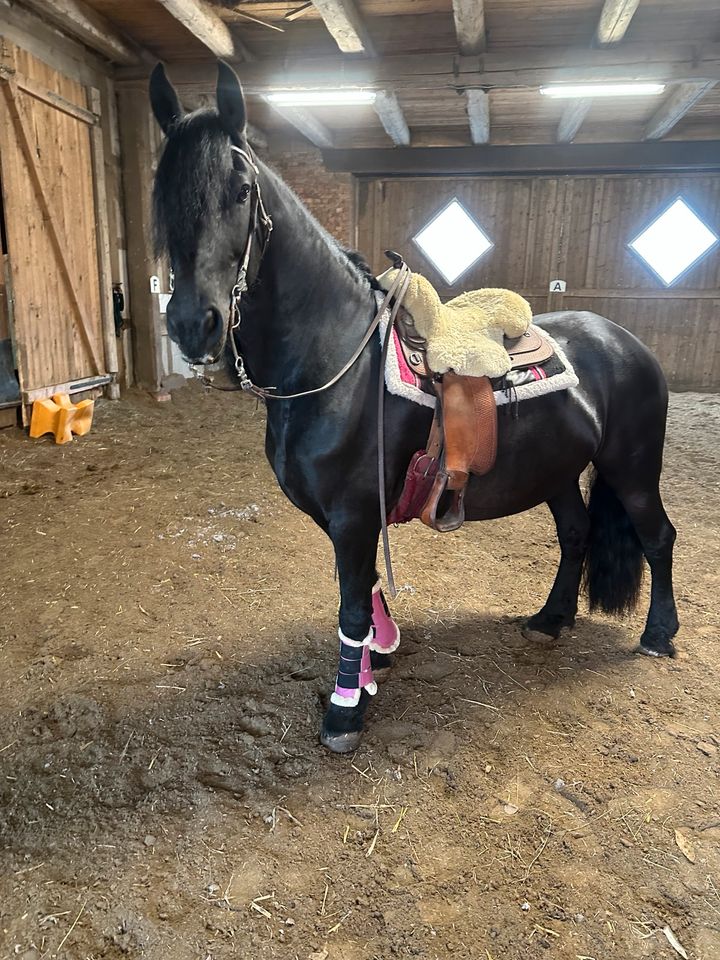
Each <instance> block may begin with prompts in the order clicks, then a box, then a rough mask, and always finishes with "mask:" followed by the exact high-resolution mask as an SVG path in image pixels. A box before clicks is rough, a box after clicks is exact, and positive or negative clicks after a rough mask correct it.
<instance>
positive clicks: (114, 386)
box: [87, 87, 120, 400]
mask: <svg viewBox="0 0 720 960" xmlns="http://www.w3.org/2000/svg"><path fill="white" fill-rule="evenodd" d="M87 98H88V106H89V107H90V109H91V110H92V112H93V113H94V114H96V115H97V116H98V117H101V115H102V106H101V102H100V91H99V90H97V89H96V88H95V87H88V88H87ZM90 145H91V148H92V166H93V189H94V192H95V237H96V242H97V258H98V277H99V279H100V310H101V319H102V334H103V348H104V350H105V369H106V370H107V372H108V373H111V374H113V382H112V383H110V384H109V385H108V396H109V397H110V399H111V400H119V399H120V385H119V384H118V383H117V372H118V369H119V367H118V355H117V337H116V336H115V319H114V316H113V305H112V287H111V284H112V267H111V261H110V231H109V229H108V207H107V189H106V185H105V152H104V150H103V141H102V128H101V126H100V121H99V120H98V121H97V122H96V123H94V124H93V126H91V127H90Z"/></svg>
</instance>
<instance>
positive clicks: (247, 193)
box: [237, 183, 250, 203]
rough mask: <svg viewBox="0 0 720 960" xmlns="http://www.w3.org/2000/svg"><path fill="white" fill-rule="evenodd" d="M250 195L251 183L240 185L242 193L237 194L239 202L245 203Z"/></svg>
mask: <svg viewBox="0 0 720 960" xmlns="http://www.w3.org/2000/svg"><path fill="white" fill-rule="evenodd" d="M249 196H250V184H249V183H244V184H243V185H242V186H241V187H240V193H238V195H237V202H238V203H245V201H246V200H247V198H248V197H249Z"/></svg>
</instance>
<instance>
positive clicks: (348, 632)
mask: <svg viewBox="0 0 720 960" xmlns="http://www.w3.org/2000/svg"><path fill="white" fill-rule="evenodd" d="M329 533H330V538H331V539H332V542H333V546H334V547H335V557H336V561H337V569H338V576H339V579H340V611H339V630H338V636H339V640H340V657H339V663H338V672H337V677H336V681H335V687H334V689H333V692H332V694H331V696H330V704H329V706H328V709H327V712H326V714H325V718H324V720H323V724H322V729H321V732H320V742H321V743H322V744H323V745H324V746H326V747H328V749H330V750H332V751H333V752H334V753H350V752H351V751H353V750H355V749H356V748H357V746H358V745H359V743H360V740H361V737H362V731H363V718H364V714H365V710H366V708H367V705H368V702H369V699H370V697H371V696H374V695H375V693H376V692H377V680H378V679H380V675H381V674H385V673H387V669H388V668H389V665H390V656H389V654H390V653H392V652H393V651H394V650H395V649H396V648H397V646H398V644H399V642H400V631H399V630H398V627H397V625H396V624H395V622H394V620H393V619H392V617H391V616H390V613H389V611H388V609H387V604H386V603H385V598H384V597H383V594H382V590H381V589H380V585H379V580H378V575H377V570H376V569H375V558H376V553H377V540H378V533H379V531H378V529H377V525H376V524H373V523H372V522H371V523H367V522H365V523H364V524H362V525H361V524H360V523H353V524H351V525H348V524H346V523H336V524H332V523H331V525H330V529H329ZM376 674H377V676H376Z"/></svg>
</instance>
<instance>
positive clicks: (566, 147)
mask: <svg viewBox="0 0 720 960" xmlns="http://www.w3.org/2000/svg"><path fill="white" fill-rule="evenodd" d="M323 162H324V164H325V166H326V168H327V169H328V170H330V171H332V172H335V173H356V174H360V175H363V176H383V175H386V174H395V175H398V176H441V175H463V174H479V173H482V174H507V173H514V174H524V175H529V176H533V175H546V174H565V173H618V172H627V171H632V172H635V171H637V172H641V173H647V172H652V171H657V172H671V171H685V170H710V171H715V170H720V140H693V141H682V140H665V141H662V142H661V143H570V144H567V143H563V144H560V143H552V144H539V145H526V146H512V147H494V146H493V147H491V146H477V147H411V148H409V149H397V148H394V149H393V148H392V147H390V148H387V149H380V150H377V149H360V150H358V149H355V150H324V151H323Z"/></svg>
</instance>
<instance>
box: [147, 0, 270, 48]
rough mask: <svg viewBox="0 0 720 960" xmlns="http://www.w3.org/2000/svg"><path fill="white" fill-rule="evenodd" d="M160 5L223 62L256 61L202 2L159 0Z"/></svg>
mask: <svg viewBox="0 0 720 960" xmlns="http://www.w3.org/2000/svg"><path fill="white" fill-rule="evenodd" d="M160 3H161V4H162V5H163V6H164V7H165V9H166V10H167V11H168V13H169V14H171V15H172V16H173V17H174V18H175V19H176V20H178V21H179V22H180V23H181V24H182V25H183V26H184V27H185V28H186V29H187V30H189V31H190V33H191V34H192V35H193V36H194V37H195V38H196V39H198V40H199V41H200V43H203V44H204V45H205V46H206V47H207V48H208V50H209V51H210V53H212V54H214V55H215V56H216V57H221V58H222V59H223V60H229V59H232V58H236V59H238V60H248V61H249V60H254V59H255V57H254V56H253V55H252V54H251V53H250V51H249V50H248V49H247V47H246V46H245V45H244V44H243V43H242V41H241V40H239V39H237V40H236V39H235V38H234V37H233V35H232V33H231V32H230V29H229V28H228V26H227V24H226V23H225V22H224V20H221V19H220V17H219V16H218V15H217V14H216V13H215V11H214V10H212V9H211V8H210V7H209V6H208V5H207V4H206V3H203V0H160Z"/></svg>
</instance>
